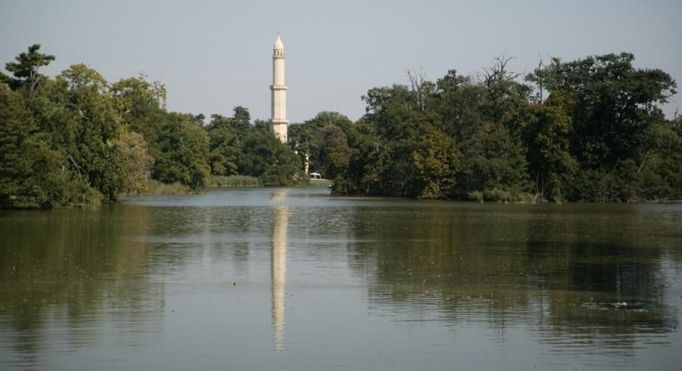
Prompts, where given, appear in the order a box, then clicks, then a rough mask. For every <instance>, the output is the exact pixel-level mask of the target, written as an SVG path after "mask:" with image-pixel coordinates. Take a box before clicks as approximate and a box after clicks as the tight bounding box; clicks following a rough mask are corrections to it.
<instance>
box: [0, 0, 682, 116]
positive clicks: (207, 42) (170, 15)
mask: <svg viewBox="0 0 682 371" xmlns="http://www.w3.org/2000/svg"><path fill="white" fill-rule="evenodd" d="M277 32H280V33H281V34H282V39H283V41H284V44H285V47H286V53H287V85H288V86H289V92H288V100H289V106H288V112H289V119H290V120H291V121H293V122H300V121H304V120H307V119H309V118H312V117H313V116H314V115H315V114H316V113H317V112H320V111H325V110H331V111H339V112H341V113H343V114H345V115H347V116H349V117H350V118H351V119H353V120H355V119H357V118H358V117H360V116H361V115H362V114H363V113H364V104H363V102H362V101H361V100H360V97H361V96H362V95H363V94H365V93H366V91H367V89H369V88H372V87H375V86H384V85H390V84H392V83H406V82H407V75H406V71H407V70H408V69H411V68H417V69H420V68H422V69H423V70H424V72H425V73H426V77H427V78H428V79H430V80H435V79H437V78H439V77H441V76H443V75H444V74H445V73H446V72H447V70H449V69H456V70H458V71H459V72H460V73H464V74H478V73H479V72H480V71H481V69H482V68H483V67H486V66H488V65H490V63H491V60H492V58H493V57H494V56H499V55H506V56H513V57H515V58H516V59H514V60H513V62H511V64H510V67H511V68H512V69H513V70H514V71H516V72H522V73H524V72H529V71H531V70H532V69H533V68H534V67H535V66H536V65H537V63H538V61H539V59H540V57H542V58H543V59H544V60H546V61H547V60H549V58H550V57H553V56H556V57H561V58H562V59H564V60H572V59H576V58H581V57H585V56H587V55H595V54H604V53H610V52H621V51H629V52H632V53H634V54H635V57H636V58H637V60H636V65H637V66H638V67H647V68H660V69H662V70H664V71H666V72H668V73H669V74H671V75H672V76H673V78H675V79H676V80H678V81H679V82H680V84H681V85H682V1H680V0H649V1H632V0H601V1H599V0H592V1H584V0H571V1H566V0H561V1H551V0H544V1H542V0H526V1H502V0H499V1H492V0H491V1H454V0H450V1H435V0H434V1H428V0H420V1H417V0H413V1H399V0H393V1H389V0H385V1H379V0H377V1H372V0H364V1H350V0H347V1H338V0H337V1H312V0H305V1H288V2H287V1H258V0H248V1H199V0H197V1H142V0H137V1H84V0H83V1H21V0H16V1H9V0H0V62H2V64H3V65H4V63H6V62H8V61H10V60H12V59H13V58H14V57H15V56H16V55H17V54H18V53H19V52H22V51H24V50H25V49H26V47H27V46H28V45H30V44H33V43H41V44H42V45H43V50H44V51H45V52H47V53H50V54H54V55H55V56H56V57H57V59H56V61H55V62H53V64H52V65H51V66H50V68H48V69H47V70H46V72H47V73H48V74H50V75H54V74H57V73H58V72H60V71H61V70H63V69H64V68H66V67H68V66H69V65H71V64H74V63H85V64H87V65H89V66H91V67H92V68H94V69H96V70H98V71H99V72H101V73H102V74H103V75H104V76H105V77H106V78H107V79H108V80H109V81H115V80H117V79H119V78H123V77H130V76H136V75H138V74H139V73H141V72H143V73H144V74H146V75H147V76H148V78H149V79H152V80H159V81H161V82H163V83H164V84H165V85H166V87H167V89H168V108H169V109H171V110H174V111H181V112H192V113H195V114H197V113H203V114H205V115H207V116H208V115H210V114H212V113H220V114H225V115H231V113H232V108H233V107H234V106H236V105H243V106H245V107H247V108H248V109H249V110H250V111H251V114H252V117H253V118H261V119H267V118H268V117H269V114H270V113H269V110H270V91H269V84H270V83H271V81H270V80H271V78H272V72H271V53H272V42H273V41H274V39H275V36H276V34H277ZM680 108H682V95H680V94H677V95H676V96H674V97H672V98H671V103H670V104H668V105H667V106H666V107H665V111H666V113H667V114H668V115H672V113H673V112H674V111H675V110H676V109H680ZM680 111H682V109H680Z"/></svg>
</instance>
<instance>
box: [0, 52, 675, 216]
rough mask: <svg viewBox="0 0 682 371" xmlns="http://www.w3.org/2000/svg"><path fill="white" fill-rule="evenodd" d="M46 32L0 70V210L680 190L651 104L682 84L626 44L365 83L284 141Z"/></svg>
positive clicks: (597, 196)
mask: <svg viewBox="0 0 682 371" xmlns="http://www.w3.org/2000/svg"><path fill="white" fill-rule="evenodd" d="M54 58H55V57H54V56H51V55H48V54H44V53H42V52H41V51H40V46H39V45H33V46H31V47H29V48H28V50H27V51H26V52H24V53H21V54H20V55H19V56H18V57H17V58H16V60H15V61H12V62H9V63H7V64H6V65H5V67H6V70H7V73H6V74H5V73H0V80H1V82H0V208H17V207H22V208H23V207H64V206H78V205H86V204H93V203H99V202H109V201H113V200H115V199H116V198H117V196H118V195H121V194H127V195H130V194H142V193H147V192H164V193H167V192H168V193H176V192H188V191H189V192H191V191H197V190H201V189H203V188H204V187H207V186H211V185H213V186H261V185H265V186H268V185H277V186H279V185H294V184H299V183H304V184H307V183H308V182H309V179H308V176H307V175H306V172H307V171H308V170H309V171H315V172H320V173H322V174H323V175H324V177H325V178H328V179H331V180H332V181H333V184H332V189H333V191H334V192H335V193H337V194H346V195H371V196H400V197H415V198H430V199H463V200H466V199H468V200H477V201H483V200H494V201H527V202H533V201H544V200H547V201H597V202H629V201H639V200H658V199H681V198H682V119H681V118H680V117H679V116H677V117H675V118H673V119H666V118H665V117H664V115H663V113H662V111H661V109H660V105H661V104H663V103H665V102H666V99H667V98H668V97H669V96H670V95H672V94H674V93H675V88H676V84H675V81H673V80H672V78H671V77H670V76H669V75H668V74H666V73H665V72H663V71H660V70H649V69H637V68H635V67H634V66H633V61H634V56H633V55H631V54H627V53H622V54H608V55H603V56H595V57H587V58H585V59H581V60H577V61H572V62H563V61H560V60H558V59H554V60H552V62H551V63H549V64H547V65H542V64H541V65H540V66H539V67H538V68H537V69H536V70H535V71H533V72H532V73H530V74H528V75H527V76H520V75H517V74H514V73H512V72H510V71H509V70H508V62H509V59H497V60H496V61H495V63H494V65H493V66H492V67H491V68H489V69H486V70H485V71H484V73H483V74H482V76H480V77H472V76H462V75H459V74H458V73H457V72H456V71H454V70H453V71H449V72H448V73H447V74H446V75H445V76H443V77H442V78H440V79H437V80H436V81H428V80H426V79H425V78H424V77H423V75H422V74H420V73H414V72H411V73H409V74H408V76H409V85H393V86H389V87H376V88H372V89H370V90H369V91H368V92H367V94H366V95H365V96H364V97H362V99H363V100H364V101H365V103H366V112H367V113H366V114H365V115H364V116H363V117H362V118H360V119H359V120H358V121H357V122H352V121H351V120H349V119H348V118H347V117H345V116H343V115H341V114H339V113H336V112H321V113H319V114H318V115H317V116H315V117H314V118H312V119H310V120H308V121H306V122H304V123H301V124H292V125H290V126H289V143H288V145H287V144H282V143H280V142H279V141H278V140H277V139H276V138H275V136H274V135H273V133H272V131H271V129H270V126H269V125H268V123H267V122H266V121H260V120H255V121H253V122H252V120H251V117H250V114H249V111H248V110H247V109H246V108H244V107H241V106H237V107H235V108H234V110H233V114H232V117H227V116H222V115H220V114H213V115H211V116H210V117H208V118H207V117H205V116H204V115H202V114H190V113H178V112H170V111H168V110H167V109H166V103H165V102H166V90H165V88H164V86H163V85H162V84H161V83H158V82H150V81H147V80H146V79H145V78H144V77H143V76H140V77H132V78H125V79H121V80H119V81H116V82H113V83H112V82H109V81H106V80H105V79H104V78H103V77H102V75H101V74H99V73H98V72H97V71H96V70H94V69H92V68H90V67H88V66H86V65H83V64H76V65H72V66H70V67H69V68H67V69H66V70H64V71H62V72H61V73H60V74H59V75H57V76H55V77H48V76H45V75H42V74H41V73H40V71H39V70H40V68H41V67H44V66H46V65H48V64H49V63H50V62H51V61H53V60H54Z"/></svg>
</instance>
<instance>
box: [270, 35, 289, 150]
mask: <svg viewBox="0 0 682 371" xmlns="http://www.w3.org/2000/svg"><path fill="white" fill-rule="evenodd" d="M270 89H271V90H272V117H271V118H270V121H271V122H272V130H273V131H274V132H275V136H276V137H277V138H278V139H279V140H280V141H281V142H282V143H286V142H287V124H288V123H289V121H288V120H287V86H286V84H285V83H284V44H283V43H282V38H281V36H280V35H279V33H278V34H277V39H275V44H274V45H273V47H272V85H271V86H270Z"/></svg>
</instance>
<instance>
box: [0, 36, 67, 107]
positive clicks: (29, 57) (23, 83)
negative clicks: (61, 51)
mask: <svg viewBox="0 0 682 371" xmlns="http://www.w3.org/2000/svg"><path fill="white" fill-rule="evenodd" d="M39 50H40V44H33V45H31V46H29V47H28V51H27V52H25V53H21V54H19V56H17V57H16V58H15V60H16V62H8V63H7V64H5V68H6V69H7V70H8V71H9V72H11V73H12V75H13V76H14V77H10V76H7V75H5V74H4V73H2V72H0V80H2V81H4V82H5V83H7V84H8V85H9V86H10V88H12V89H13V90H19V89H21V88H26V91H27V92H28V95H29V97H33V96H34V95H35V91H36V89H37V88H38V86H39V84H40V83H41V82H42V81H44V80H45V78H46V77H45V76H44V75H42V74H40V73H39V72H38V69H40V67H44V66H47V65H48V64H50V62H52V61H53V60H54V56H53V55H49V54H43V53H40V52H39Z"/></svg>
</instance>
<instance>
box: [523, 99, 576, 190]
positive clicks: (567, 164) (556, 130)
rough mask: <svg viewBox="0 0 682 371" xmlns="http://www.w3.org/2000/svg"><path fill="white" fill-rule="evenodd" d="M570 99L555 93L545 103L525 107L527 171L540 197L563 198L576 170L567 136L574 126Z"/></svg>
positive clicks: (568, 136)
mask: <svg viewBox="0 0 682 371" xmlns="http://www.w3.org/2000/svg"><path fill="white" fill-rule="evenodd" d="M569 106H570V103H569V102H568V99H566V98H565V97H564V96H562V95H560V94H559V93H555V94H553V95H552V97H550V98H549V99H548V100H547V102H545V104H534V105H530V106H529V107H528V124H527V125H526V126H525V128H524V141H525V143H526V148H527V156H526V158H527V160H528V172H529V176H530V179H531V181H533V184H534V191H535V193H536V194H537V195H538V196H539V197H540V199H548V200H552V201H563V200H564V199H565V189H566V188H567V187H568V185H569V184H570V181H571V179H572V178H573V176H575V174H576V172H577V171H578V163H577V161H576V160H575V159H574V158H573V156H571V154H570V143H569V138H570V135H571V132H572V129H573V126H572V121H571V117H570V116H569V115H568V113H567V111H568V110H569Z"/></svg>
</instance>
